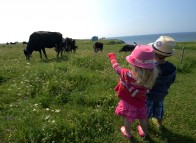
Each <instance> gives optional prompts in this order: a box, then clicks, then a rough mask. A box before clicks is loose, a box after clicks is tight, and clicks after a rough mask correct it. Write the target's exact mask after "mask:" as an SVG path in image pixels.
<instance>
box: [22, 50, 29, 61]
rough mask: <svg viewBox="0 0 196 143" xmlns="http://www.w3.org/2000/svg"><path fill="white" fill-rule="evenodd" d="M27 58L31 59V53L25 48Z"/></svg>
mask: <svg viewBox="0 0 196 143" xmlns="http://www.w3.org/2000/svg"><path fill="white" fill-rule="evenodd" d="M23 51H24V54H25V57H26V59H27V60H30V57H31V54H30V53H29V51H27V50H26V49H24V50H23Z"/></svg>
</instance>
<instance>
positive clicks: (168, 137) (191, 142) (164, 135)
mask: <svg viewBox="0 0 196 143" xmlns="http://www.w3.org/2000/svg"><path fill="white" fill-rule="evenodd" d="M149 132H150V134H149V136H147V138H146V140H147V141H149V142H150V143H156V142H157V141H155V139H153V135H154V136H156V137H157V138H159V140H161V141H163V142H165V143H195V142H196V139H194V138H193V137H189V136H185V135H179V134H177V133H174V132H172V131H171V130H169V129H167V128H166V127H164V126H163V127H161V129H160V130H159V131H158V130H157V129H154V128H152V127H149Z"/></svg>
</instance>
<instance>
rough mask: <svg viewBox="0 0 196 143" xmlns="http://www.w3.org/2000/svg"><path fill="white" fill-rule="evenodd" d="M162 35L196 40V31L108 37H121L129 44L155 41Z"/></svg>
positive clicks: (182, 40) (186, 40)
mask: <svg viewBox="0 0 196 143" xmlns="http://www.w3.org/2000/svg"><path fill="white" fill-rule="evenodd" d="M161 35H166V36H170V37H173V38H174V39H175V40H176V41H177V42H191V41H196V32H184V33H164V34H152V35H138V36H123V37H112V38H108V39H119V40H122V41H124V42H125V43H127V44H134V43H133V42H136V43H137V44H148V43H152V42H154V41H155V40H156V39H158V38H159V37H160V36H161Z"/></svg>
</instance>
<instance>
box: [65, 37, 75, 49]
mask: <svg viewBox="0 0 196 143" xmlns="http://www.w3.org/2000/svg"><path fill="white" fill-rule="evenodd" d="M62 48H63V50H64V51H65V52H75V51H76V49H77V48H78V46H76V41H75V40H74V39H72V38H68V37H67V38H65V39H63V42H62Z"/></svg>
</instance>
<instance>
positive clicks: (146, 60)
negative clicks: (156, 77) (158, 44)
mask: <svg viewBox="0 0 196 143" xmlns="http://www.w3.org/2000/svg"><path fill="white" fill-rule="evenodd" d="M126 60H127V61H128V62H129V63H130V64H132V65H134V66H138V67H141V68H146V69H153V68H154V66H155V64H154V49H153V48H152V47H151V46H149V45H137V46H136V47H135V49H134V50H133V51H132V53H131V55H129V56H127V57H126Z"/></svg>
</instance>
